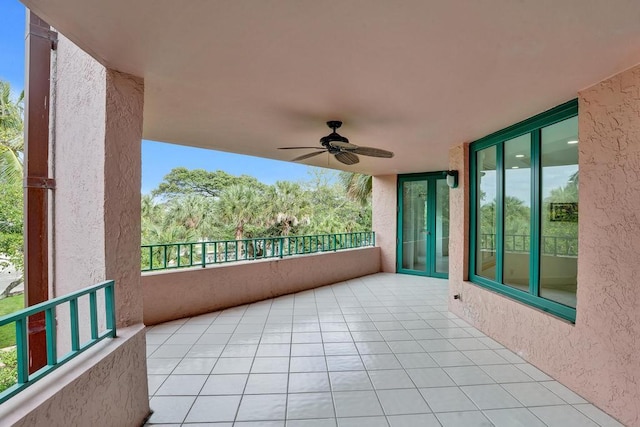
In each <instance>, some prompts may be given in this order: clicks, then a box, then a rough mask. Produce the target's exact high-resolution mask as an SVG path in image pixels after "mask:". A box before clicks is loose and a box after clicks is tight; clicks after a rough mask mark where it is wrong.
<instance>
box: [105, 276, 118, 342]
mask: <svg viewBox="0 0 640 427" xmlns="http://www.w3.org/2000/svg"><path fill="white" fill-rule="evenodd" d="M115 291H116V283H115V282H114V281H113V280H112V281H111V282H110V283H109V284H108V285H107V286H106V287H105V288H104V307H105V311H106V317H107V329H110V330H111V331H112V332H111V336H112V337H114V338H115V336H116V295H115Z"/></svg>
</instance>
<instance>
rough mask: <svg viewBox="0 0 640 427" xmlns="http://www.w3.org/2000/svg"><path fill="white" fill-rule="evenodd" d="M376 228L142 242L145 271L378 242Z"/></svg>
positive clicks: (333, 249) (331, 249)
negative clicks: (324, 232) (359, 230)
mask: <svg viewBox="0 0 640 427" xmlns="http://www.w3.org/2000/svg"><path fill="white" fill-rule="evenodd" d="M375 239H376V237H375V233H374V232H373V231H362V232H354V233H337V234H317V235H309V236H287V237H263V238H257V239H242V240H217V241H210V242H187V243H166V244H158V245H142V247H141V267H142V271H155V270H166V269H174V268H183V267H194V266H195V267H198V266H200V267H206V266H207V265H212V264H222V263H227V262H237V261H249V260H257V259H268V258H283V257H285V256H293V255H303V254H312V253H317V252H334V251H339V250H343V249H353V248H361V247H365V246H375V245H376V240H375Z"/></svg>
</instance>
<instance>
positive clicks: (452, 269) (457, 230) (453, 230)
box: [449, 144, 469, 295]
mask: <svg viewBox="0 0 640 427" xmlns="http://www.w3.org/2000/svg"><path fill="white" fill-rule="evenodd" d="M468 158H469V144H463V145H459V146H457V147H453V148H451V149H450V150H449V169H450V170H457V171H458V187H457V188H452V189H451V190H450V191H449V212H450V214H449V279H450V280H449V283H450V285H449V293H450V294H451V295H453V294H456V293H458V292H459V289H458V287H457V286H456V285H457V284H458V283H461V282H462V281H463V280H466V279H467V278H468V277H469V275H468V270H469V245H467V244H460V242H467V241H468V238H469V209H468V208H467V206H468V205H469V191H467V189H468V188H469V159H468Z"/></svg>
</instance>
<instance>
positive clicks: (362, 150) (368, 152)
mask: <svg viewBox="0 0 640 427" xmlns="http://www.w3.org/2000/svg"><path fill="white" fill-rule="evenodd" d="M349 152H350V153H355V154H361V155H363V156H371V157H382V158H385V159H390V158H391V157H393V153H392V152H391V151H387V150H381V149H379V148H373V147H358V148H356V149H354V150H349Z"/></svg>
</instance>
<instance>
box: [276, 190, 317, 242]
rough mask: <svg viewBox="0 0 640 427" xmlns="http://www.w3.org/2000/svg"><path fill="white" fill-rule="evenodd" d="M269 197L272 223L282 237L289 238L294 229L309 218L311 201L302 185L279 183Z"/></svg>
mask: <svg viewBox="0 0 640 427" xmlns="http://www.w3.org/2000/svg"><path fill="white" fill-rule="evenodd" d="M267 195H268V200H269V206H270V212H269V214H270V216H271V221H272V222H273V225H274V226H275V228H276V229H277V234H279V235H280V236H288V235H289V234H290V233H291V230H292V229H293V227H295V226H296V225H298V223H299V222H300V221H301V220H303V219H305V218H308V215H309V212H308V210H309V209H308V208H309V199H308V197H307V194H306V192H305V191H304V190H303V188H302V186H301V185H300V184H298V183H295V182H290V181H277V182H276V183H275V184H274V185H273V186H272V187H270V188H269V190H268V193H267Z"/></svg>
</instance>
